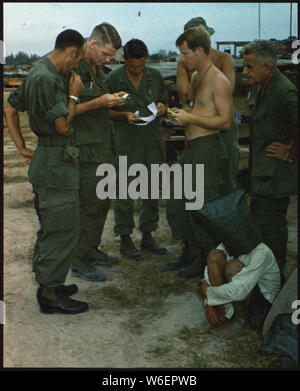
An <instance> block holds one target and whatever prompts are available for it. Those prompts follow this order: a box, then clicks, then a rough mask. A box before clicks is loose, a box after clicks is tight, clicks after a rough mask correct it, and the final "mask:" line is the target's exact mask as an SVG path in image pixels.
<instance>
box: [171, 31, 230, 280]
mask: <svg viewBox="0 0 300 391" xmlns="http://www.w3.org/2000/svg"><path fill="white" fill-rule="evenodd" d="M176 45H177V46H178V47H179V49H180V52H181V55H182V62H183V63H184V64H185V65H186V67H187V69H188V70H189V71H191V72H194V74H193V77H192V81H191V87H190V95H191V97H192V99H193V101H194V106H193V108H192V109H191V110H184V109H183V110H180V109H177V108H172V111H174V114H173V115H172V116H173V119H174V120H175V121H176V123H177V124H179V125H184V126H185V136H186V140H187V142H186V147H185V149H184V151H183V153H182V155H181V156H180V159H179V163H180V164H182V165H184V164H192V165H193V166H194V167H195V168H196V164H204V201H207V200H208V199H211V198H217V197H220V196H221V195H222V182H223V179H222V173H221V161H220V156H221V155H222V142H221V141H220V136H219V132H220V130H227V129H230V127H231V125H232V93H231V86H230V82H229V81H228V79H227V78H226V77H225V76H224V74H223V73H222V72H221V71H220V70H219V69H217V67H215V66H214V65H213V64H212V62H211V58H210V36H209V34H208V33H207V31H205V30H203V29H201V28H199V27H194V28H192V29H189V30H187V31H186V32H184V33H183V34H181V35H180V37H179V38H178V39H177V41H176ZM195 171H196V170H194V171H193V176H192V190H193V191H194V190H195V182H196V181H195ZM184 205H185V200H178V199H173V198H172V197H171V198H170V200H169V201H168V202H167V210H166V213H167V219H168V222H169V225H170V227H171V230H172V234H173V238H174V239H177V240H183V242H184V248H183V252H182V254H181V256H180V257H179V258H178V259H176V260H175V261H172V262H170V263H169V264H168V267H169V269H171V270H178V269H180V270H179V275H180V276H181V277H185V278H190V277H195V276H198V275H202V274H203V270H204V266H205V260H206V255H207V253H208V252H209V251H210V250H211V249H212V248H214V245H215V243H214V241H213V240H212V239H211V238H210V237H209V235H208V234H207V233H206V232H205V231H204V230H203V229H202V228H201V227H200V226H199V225H197V224H196V223H195V222H194V221H193V219H192V218H191V216H190V215H189V214H188V213H187V211H186V210H185V207H184Z"/></svg>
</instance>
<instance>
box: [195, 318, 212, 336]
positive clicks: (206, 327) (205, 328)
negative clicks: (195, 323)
mask: <svg viewBox="0 0 300 391" xmlns="http://www.w3.org/2000/svg"><path fill="white" fill-rule="evenodd" d="M215 328H216V326H214V325H213V324H212V323H210V322H209V321H208V320H205V321H203V322H201V323H200V324H199V331H198V334H207V333H209V332H210V331H211V330H213V329H215Z"/></svg>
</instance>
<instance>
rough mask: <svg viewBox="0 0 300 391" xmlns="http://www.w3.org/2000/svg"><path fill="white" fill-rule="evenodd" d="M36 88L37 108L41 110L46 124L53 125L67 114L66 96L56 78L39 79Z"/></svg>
mask: <svg viewBox="0 0 300 391" xmlns="http://www.w3.org/2000/svg"><path fill="white" fill-rule="evenodd" d="M36 88H37V94H38V102H39V107H41V108H42V109H43V112H44V113H45V120H46V121H47V122H48V123H53V122H54V121H55V120H56V119H57V118H59V117H65V116H67V115H68V114H69V110H68V107H67V104H68V94H67V93H66V91H65V90H64V88H63V86H62V85H61V83H60V80H59V79H58V78H55V77H50V78H49V77H47V76H45V77H41V78H40V80H39V83H38V84H36Z"/></svg>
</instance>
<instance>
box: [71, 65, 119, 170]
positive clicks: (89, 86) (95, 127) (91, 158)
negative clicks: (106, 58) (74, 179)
mask: <svg viewBox="0 0 300 391" xmlns="http://www.w3.org/2000/svg"><path fill="white" fill-rule="evenodd" d="M75 71H76V73H78V75H79V76H80V78H81V81H82V83H83V84H84V87H83V89H82V90H81V92H80V94H79V99H80V103H84V102H88V101H90V100H92V99H95V98H98V97H99V96H101V95H103V94H107V93H109V91H108V88H107V86H106V82H105V79H104V73H103V71H102V70H101V69H100V67H97V69H96V74H95V73H94V72H93V70H92V68H91V67H90V66H89V64H88V63H87V61H86V59H85V58H83V59H82V60H81V61H80V63H79V65H78V67H77V68H76V70H75ZM73 126H74V128H75V143H76V146H78V147H79V150H80V154H79V162H80V167H81V168H82V166H87V167H88V166H90V165H91V164H92V165H93V166H94V165H97V166H98V164H101V163H104V162H113V154H112V130H111V122H110V118H109V114H108V109H107V108H105V107H103V108H98V109H94V110H90V111H88V112H86V113H84V114H81V115H78V116H76V117H75V120H74V122H73ZM93 175H95V172H94V173H93Z"/></svg>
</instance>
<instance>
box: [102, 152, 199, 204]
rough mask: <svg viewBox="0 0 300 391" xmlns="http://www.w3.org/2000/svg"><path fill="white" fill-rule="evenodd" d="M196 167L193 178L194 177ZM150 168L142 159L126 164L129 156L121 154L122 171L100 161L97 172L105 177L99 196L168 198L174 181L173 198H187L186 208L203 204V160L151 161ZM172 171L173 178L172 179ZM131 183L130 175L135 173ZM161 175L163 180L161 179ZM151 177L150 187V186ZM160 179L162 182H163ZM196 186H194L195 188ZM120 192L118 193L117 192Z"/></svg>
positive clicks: (113, 198) (145, 198) (120, 166)
mask: <svg viewBox="0 0 300 391" xmlns="http://www.w3.org/2000/svg"><path fill="white" fill-rule="evenodd" d="M193 170H194V178H195V180H194V181H193ZM148 171H149V170H148V168H147V167H146V166H145V165H144V164H141V163H136V164H132V165H131V166H129V168H128V167H127V156H119V172H118V175H117V173H116V169H115V167H114V166H113V165H112V164H109V163H104V164H100V165H99V166H98V167H97V170H96V176H101V177H103V176H104V178H102V179H101V180H100V181H99V182H98V184H97V187H96V193H97V197H98V198H99V199H101V200H104V199H107V198H109V199H111V200H115V199H117V198H118V199H121V200H124V199H127V198H128V197H129V198H131V199H133V200H136V199H138V198H141V199H144V200H147V199H149V198H150V199H152V200H158V199H159V198H160V192H161V198H162V199H164V200H168V199H170V198H171V183H173V189H172V190H173V192H172V194H173V196H172V197H173V198H174V199H184V200H188V201H190V202H185V209H186V210H199V209H201V208H202V207H203V204H204V164H194V165H193V164H184V165H183V166H182V165H180V164H179V163H174V164H173V165H172V166H169V165H168V164H167V163H163V164H151V168H150V173H149V172H148ZM171 174H172V175H173V176H174V180H173V181H171ZM133 176H135V178H134V179H132V180H130V183H129V184H128V177H133ZM160 179H161V181H160ZM149 181H151V188H150V189H149ZM160 183H161V186H160ZM193 187H194V188H195V190H193ZM117 193H118V194H117Z"/></svg>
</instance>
